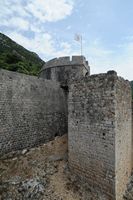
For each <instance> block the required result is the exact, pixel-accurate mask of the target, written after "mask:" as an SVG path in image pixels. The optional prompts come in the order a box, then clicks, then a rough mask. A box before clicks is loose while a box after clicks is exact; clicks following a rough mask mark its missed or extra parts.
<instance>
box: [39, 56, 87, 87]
mask: <svg viewBox="0 0 133 200" xmlns="http://www.w3.org/2000/svg"><path fill="white" fill-rule="evenodd" d="M86 73H87V74H90V67H89V65H88V61H86V59H85V57H84V56H72V59H71V58H70V57H59V58H54V59H52V60H50V61H48V62H46V63H45V65H44V67H43V69H42V71H41V72H40V74H39V76H40V77H42V78H44V79H50V80H55V81H58V82H60V83H61V84H63V85H64V84H65V85H67V84H68V82H69V80H70V79H74V78H79V77H82V76H85V74H86Z"/></svg>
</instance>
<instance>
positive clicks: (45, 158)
mask: <svg viewBox="0 0 133 200" xmlns="http://www.w3.org/2000/svg"><path fill="white" fill-rule="evenodd" d="M67 145H68V143H67V135H64V136H62V137H56V138H55V140H53V141H51V142H48V143H47V144H44V145H41V146H39V147H36V148H32V149H30V150H27V149H24V150H23V151H18V152H13V153H9V154H8V155H6V156H3V157H2V158H1V159H0V200H108V199H106V198H104V197H99V194H98V193H95V191H93V192H91V190H90V188H88V186H83V185H81V184H80V183H79V182H78V181H77V179H76V178H75V176H73V175H72V174H70V172H69V168H68V161H67V151H68V146H67ZM132 183H133V181H132ZM131 188H132V190H133V186H130V189H129V190H131ZM132 192H133V191H129V192H128V193H127V196H128V197H127V198H125V199H127V200H133V196H132V194H131V193H132ZM92 194H93V195H92Z"/></svg>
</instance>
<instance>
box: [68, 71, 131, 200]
mask: <svg viewBox="0 0 133 200" xmlns="http://www.w3.org/2000/svg"><path fill="white" fill-rule="evenodd" d="M131 99H132V98H131V88H130V84H129V82H128V81H125V80H124V79H123V78H120V77H118V76H117V74H116V72H114V71H109V72H108V73H107V74H98V75H92V76H88V77H84V78H82V79H81V80H77V81H75V82H73V83H72V84H71V86H70V88H69V98H68V152H69V155H68V158H69V166H70V169H71V171H72V173H75V174H76V175H79V177H80V179H82V180H85V181H86V182H87V183H88V185H89V186H90V187H91V188H93V190H94V191H95V192H97V191H99V193H100V194H101V196H100V199H106V200H122V196H123V194H124V191H125V188H126V184H127V182H128V178H129V177H130V174H131V168H132V160H131V149H132V127H131V124H132V121H131V119H132V117H131V113H132V110H131ZM102 195H104V196H102Z"/></svg>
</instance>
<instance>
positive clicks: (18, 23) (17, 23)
mask: <svg viewBox="0 0 133 200" xmlns="http://www.w3.org/2000/svg"><path fill="white" fill-rule="evenodd" d="M0 25H3V26H7V27H8V28H16V29H19V30H28V29H29V22H28V21H27V20H26V19H23V18H20V17H12V18H9V19H3V20H1V21H0Z"/></svg>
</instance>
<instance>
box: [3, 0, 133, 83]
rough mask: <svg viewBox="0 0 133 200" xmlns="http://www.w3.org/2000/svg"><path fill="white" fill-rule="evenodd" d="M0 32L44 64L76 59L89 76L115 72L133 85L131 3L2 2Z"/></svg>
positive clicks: (106, 0)
mask: <svg viewBox="0 0 133 200" xmlns="http://www.w3.org/2000/svg"><path fill="white" fill-rule="evenodd" d="M0 8H1V12H0V31H1V32H2V33H4V34H6V35H8V36H9V37H11V38H12V39H13V40H15V41H16V42H18V43H19V44H21V45H23V46H24V47H25V48H27V49H29V50H31V51H34V52H36V53H37V54H38V55H39V56H40V57H41V58H42V59H44V60H45V61H47V60H49V59H52V58H54V57H59V56H72V55H78V54H80V45H79V43H78V42H76V41H75V40H74V35H75V33H78V34H81V35H82V37H83V54H84V56H85V57H86V58H87V60H88V61H89V63H90V67H91V74H93V73H100V72H101V73H102V72H107V71H108V70H112V69H114V70H116V71H117V72H118V74H119V75H120V76H123V77H124V78H126V79H129V80H133V73H132V69H133V1H132V0H126V1H125V0H0Z"/></svg>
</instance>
